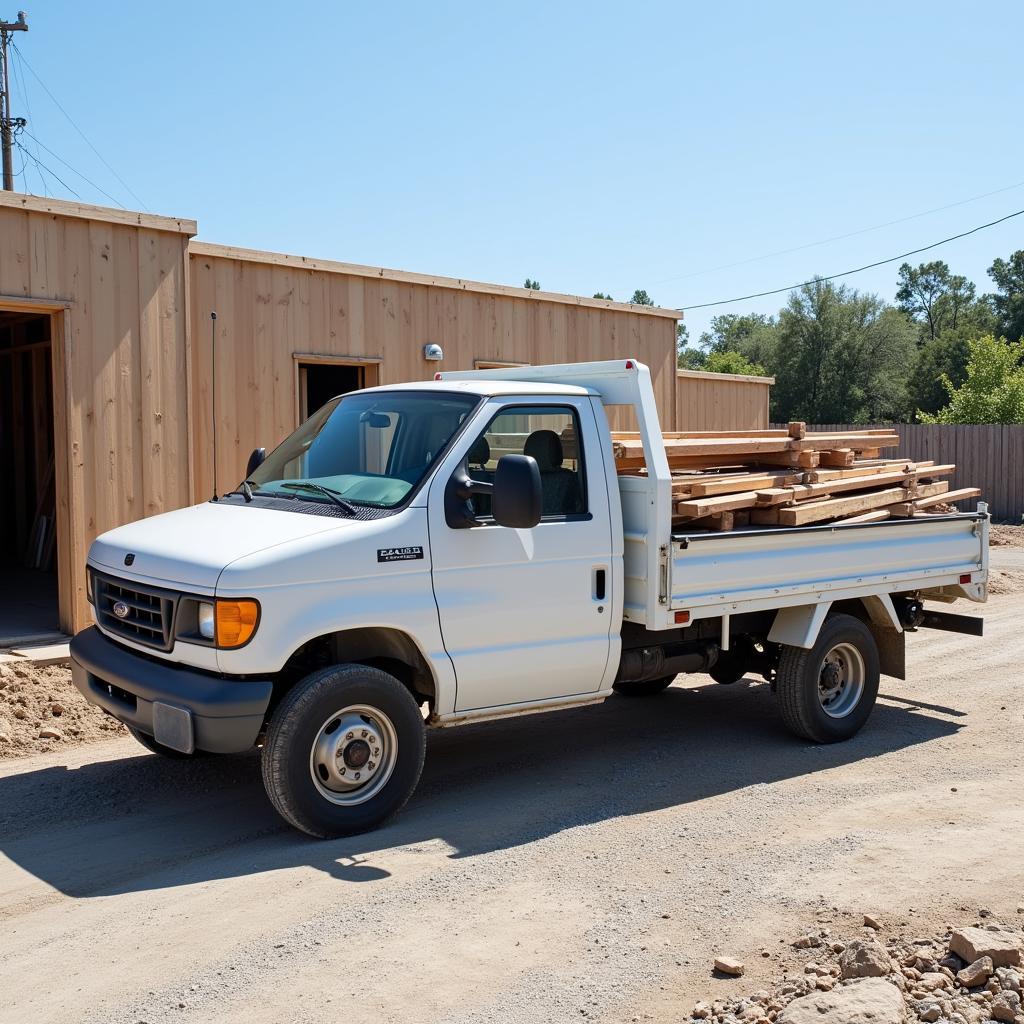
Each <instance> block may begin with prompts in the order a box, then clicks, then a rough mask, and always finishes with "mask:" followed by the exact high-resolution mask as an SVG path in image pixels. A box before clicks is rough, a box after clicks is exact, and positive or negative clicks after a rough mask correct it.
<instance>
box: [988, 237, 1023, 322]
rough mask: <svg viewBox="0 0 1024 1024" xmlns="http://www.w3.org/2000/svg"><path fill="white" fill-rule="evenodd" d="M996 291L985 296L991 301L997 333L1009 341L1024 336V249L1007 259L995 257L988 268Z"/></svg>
mask: <svg viewBox="0 0 1024 1024" xmlns="http://www.w3.org/2000/svg"><path fill="white" fill-rule="evenodd" d="M988 276H989V277H991V278H992V280H993V282H994V283H995V286H996V289H997V291H996V293H995V294H994V295H988V296H986V298H987V299H988V300H989V301H990V302H991V303H992V308H993V310H994V311H995V315H996V318H997V320H998V330H999V333H1000V334H1002V335H1003V337H1004V338H1009V339H1010V340H1011V341H1020V339H1021V338H1024V249H1018V250H1017V251H1016V252H1015V253H1014V254H1013V255H1012V256H1011V257H1010V258H1009V259H1008V260H1004V259H997V260H996V261H995V262H994V263H993V264H992V266H991V267H989V268H988Z"/></svg>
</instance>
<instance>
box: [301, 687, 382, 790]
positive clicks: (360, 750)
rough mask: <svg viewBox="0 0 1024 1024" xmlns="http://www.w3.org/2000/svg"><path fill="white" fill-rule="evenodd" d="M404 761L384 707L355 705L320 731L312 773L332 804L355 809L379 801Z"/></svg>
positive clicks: (311, 762) (311, 758)
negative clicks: (399, 764)
mask: <svg viewBox="0 0 1024 1024" xmlns="http://www.w3.org/2000/svg"><path fill="white" fill-rule="evenodd" d="M397 760H398V733H397V732H396V731H395V727H394V725H393V724H392V723H391V719H390V718H388V716H387V715H385V714H384V713H383V712H382V711H381V710H380V709H379V708H371V707H369V706H368V705H365V704H352V705H350V706H348V707H345V708H342V709H341V710H340V711H336V712H335V713H334V714H333V715H330V716H329V717H328V718H327V720H326V721H325V722H324V723H323V725H321V726H320V728H319V730H317V734H316V739H314V740H313V747H312V749H311V750H310V753H309V772H310V775H312V777H313V784H314V785H315V786H316V788H317V791H318V792H319V793H320V795H321V796H322V797H323V798H324V799H325V800H329V801H330V802H331V803H332V804H338V805H339V806H342V807H354V806H355V805H356V804H362V803H365V802H366V801H367V800H371V799H372V798H373V797H375V796H376V795H377V794H378V793H379V792H380V791H381V790H382V789H383V788H384V787H385V786H386V785H387V782H388V779H390V778H391V773H392V772H393V771H394V770H395V763H396V762H397Z"/></svg>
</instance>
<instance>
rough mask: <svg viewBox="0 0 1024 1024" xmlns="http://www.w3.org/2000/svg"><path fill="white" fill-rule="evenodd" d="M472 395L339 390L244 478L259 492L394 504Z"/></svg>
mask: <svg viewBox="0 0 1024 1024" xmlns="http://www.w3.org/2000/svg"><path fill="white" fill-rule="evenodd" d="M477 401H478V399H477V398H476V397H474V396H472V395H459V394H425V393H423V392H415V391H391V392H386V391H378V392H354V393H352V394H348V395H344V396H343V397H341V398H336V399H333V400H332V401H330V402H328V403H327V404H326V405H324V406H323V407H322V408H321V409H318V410H317V411H316V412H315V413H314V414H313V415H312V416H311V417H310V418H309V419H308V420H306V422H305V423H303V424H302V426H301V427H299V429H298V430H296V431H295V433H294V434H292V435H291V436H290V437H288V438H286V439H285V440H284V441H283V442H282V443H281V444H280V445H279V446H278V447H277V448H276V449H274V451H273V452H271V454H270V455H268V456H267V458H266V460H265V461H264V462H263V464H262V465H261V466H260V467H259V468H258V469H256V470H255V471H254V472H253V474H252V476H250V477H249V483H250V485H251V486H252V490H253V491H254V492H256V493H258V494H260V495H271V494H272V495H275V496H283V497H289V498H297V497H299V498H302V499H304V500H308V501H325V502H334V503H340V504H342V505H345V504H352V505H369V506H373V507H376V508H393V507H394V506H396V505H400V504H401V503H402V502H403V501H404V500H405V499H406V497H407V496H408V494H409V492H410V491H412V490H413V489H414V488H415V487H416V486H417V484H419V482H420V481H421V480H422V479H423V477H424V476H425V475H426V473H427V470H429V469H430V467H431V465H432V464H433V462H434V460H435V459H436V458H437V456H438V455H439V454H440V453H441V451H442V450H443V449H444V447H445V445H447V443H448V441H449V440H450V439H451V437H452V435H453V434H454V433H455V431H456V430H458V428H459V427H460V426H461V425H462V423H463V421H464V420H465V419H466V417H467V416H468V415H469V414H470V412H472V410H473V408H474V406H475V405H476V403H477ZM339 499H341V501H340V502H339Z"/></svg>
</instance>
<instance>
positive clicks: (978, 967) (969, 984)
mask: <svg viewBox="0 0 1024 1024" xmlns="http://www.w3.org/2000/svg"><path fill="white" fill-rule="evenodd" d="M994 970H995V965H994V964H993V963H992V957H990V956H979V957H978V959H977V960H975V961H974V962H973V963H970V964H968V965H967V966H966V967H965V968H964V969H963V970H961V971H957V972H956V980H957V981H959V982H960V984H961V985H963V987H964V988H975V987H976V986H978V985H984V984H985V982H986V981H988V979H989V976H990V975H991V974H992V972H993V971H994Z"/></svg>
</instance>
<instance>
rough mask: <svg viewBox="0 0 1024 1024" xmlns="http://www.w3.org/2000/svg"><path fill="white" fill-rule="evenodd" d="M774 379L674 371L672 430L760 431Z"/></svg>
mask: <svg viewBox="0 0 1024 1024" xmlns="http://www.w3.org/2000/svg"><path fill="white" fill-rule="evenodd" d="M774 383H775V378H774V377H740V376H735V375H733V374H727V373H703V372H700V371H696V370H678V371H676V403H675V404H676V410H675V427H674V429H675V430H763V429H765V428H766V427H767V426H768V389H769V387H770V386H771V385H772V384H774Z"/></svg>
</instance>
